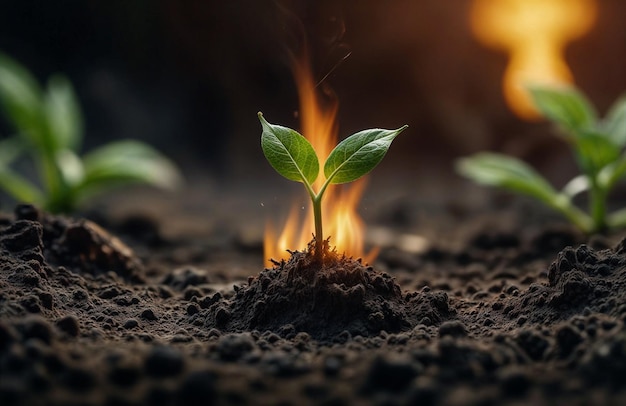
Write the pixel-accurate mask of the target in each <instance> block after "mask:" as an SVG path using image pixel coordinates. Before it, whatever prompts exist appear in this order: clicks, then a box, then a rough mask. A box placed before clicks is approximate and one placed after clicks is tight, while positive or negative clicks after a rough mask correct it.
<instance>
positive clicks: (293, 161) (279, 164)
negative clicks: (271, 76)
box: [259, 112, 408, 262]
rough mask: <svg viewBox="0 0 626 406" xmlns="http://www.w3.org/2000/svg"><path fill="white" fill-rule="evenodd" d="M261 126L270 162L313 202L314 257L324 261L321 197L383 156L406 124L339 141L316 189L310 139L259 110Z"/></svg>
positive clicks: (315, 161) (315, 159) (317, 166)
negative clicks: (299, 187) (331, 187)
mask: <svg viewBox="0 0 626 406" xmlns="http://www.w3.org/2000/svg"><path fill="white" fill-rule="evenodd" d="M259 120H261V125H262V126H263V133H262V134H261V148H262V149H263V154H264V155H265V158H267V160H268V161H269V163H270V165H272V167H273V168H274V169H275V170H276V172H278V173H279V174H281V175H282V176H284V177H285V178H287V179H289V180H293V181H296V182H302V183H303V184H304V187H305V189H306V191H307V192H308V194H309V196H310V198H311V202H312V204H313V217H314V222H315V257H316V258H317V260H318V261H320V262H321V261H323V241H324V234H323V230H322V197H323V196H324V192H325V191H326V188H327V187H328V186H329V185H331V184H340V183H348V182H352V181H354V180H357V179H358V178H360V177H361V176H363V175H365V174H366V173H368V172H369V171H371V170H372V169H374V167H376V165H378V163H379V162H380V161H381V160H382V159H383V157H384V156H385V154H386V153H387V150H388V149H389V146H390V145H391V142H392V141H393V140H394V138H396V136H397V135H398V134H400V133H401V132H402V131H404V129H406V128H407V127H408V126H406V125H405V126H403V127H401V128H398V129H397V130H383V129H378V128H375V129H370V130H363V131H360V132H357V133H355V134H352V135H351V136H349V137H348V138H346V139H345V140H343V141H341V142H340V143H339V144H338V145H337V146H336V147H335V148H334V149H333V150H332V151H331V153H330V154H329V155H328V158H327V159H326V162H325V163H324V178H325V181H324V183H323V184H322V186H321V187H320V189H319V190H317V191H315V190H313V182H315V180H316V179H317V177H318V175H319V169H320V164H319V159H318V157H317V154H316V153H315V150H314V149H313V146H312V145H311V143H309V141H308V140H307V139H306V138H304V137H303V136H302V135H300V134H299V133H298V132H296V131H295V130H292V129H291V128H287V127H282V126H279V125H274V124H270V123H268V122H267V121H266V120H265V118H264V117H263V114H262V113H261V112H259Z"/></svg>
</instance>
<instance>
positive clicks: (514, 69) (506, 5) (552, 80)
mask: <svg viewBox="0 0 626 406" xmlns="http://www.w3.org/2000/svg"><path fill="white" fill-rule="evenodd" d="M595 18H596V4H595V1H594V0H475V1H474V7H473V9H472V14H471V23H472V29H473V31H474V34H475V35H476V36H477V38H478V39H479V40H480V41H482V42H483V43H484V44H485V45H487V46H489V47H492V48H496V49H503V50H505V51H507V52H508V53H509V57H510V59H509V64H508V66H507V70H506V72H505V74H504V79H503V86H504V96H505V99H506V101H507V103H508V104H509V107H510V108H511V109H512V110H513V112H515V113H516V114H517V115H518V116H519V117H521V118H524V119H528V120H533V119H537V118H538V117H539V114H538V113H537V111H536V110H535V108H534V107H533V105H532V103H531V100H530V97H529V95H528V93H527V92H526V90H525V89H524V86H527V85H528V84H555V85H558V84H568V83H572V82H573V76H572V73H571V71H570V69H569V67H568V66H567V63H566V62H565V59H564V56H563V54H564V48H565V46H566V45H567V44H568V43H569V42H570V41H572V40H574V39H576V38H579V37H581V36H582V35H583V34H585V33H586V32H587V31H589V29H590V28H591V27H592V26H593V23H594V22H595Z"/></svg>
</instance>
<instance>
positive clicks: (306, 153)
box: [259, 112, 319, 185]
mask: <svg viewBox="0 0 626 406" xmlns="http://www.w3.org/2000/svg"><path fill="white" fill-rule="evenodd" d="M259 120H260V121H261V125H262V126H263V132H262V133H261V148H262V149H263V154H264V155H265V158H267V160H268V161H269V163H270V165H272V167H273V168H274V169H275V170H276V172H278V173H279V174H281V175H282V176H284V177H285V178H287V179H289V180H293V181H296V182H304V183H306V184H308V185H311V184H312V183H313V182H315V179H317V175H318V174H319V161H318V159H317V154H316V153H315V150H314V149H313V146H312V145H311V143H309V141H308V140H307V139H306V138H304V137H303V136H302V135H300V134H298V133H297V132H296V131H294V130H292V129H291V128H287V127H282V126H279V125H273V124H270V123H268V122H267V120H265V118H264V117H263V114H262V113H261V112H259Z"/></svg>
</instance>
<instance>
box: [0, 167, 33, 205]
mask: <svg viewBox="0 0 626 406" xmlns="http://www.w3.org/2000/svg"><path fill="white" fill-rule="evenodd" d="M0 189H2V190H4V191H5V192H7V193H8V194H9V195H11V196H13V197H14V198H15V199H16V200H17V201H19V202H23V203H35V204H37V203H41V202H42V201H43V200H44V198H43V194H42V193H41V192H40V191H39V189H37V188H36V187H35V185H33V184H32V183H30V182H29V181H28V180H26V178H23V177H22V176H20V175H18V174H17V173H15V172H13V171H12V170H10V169H9V168H2V170H0Z"/></svg>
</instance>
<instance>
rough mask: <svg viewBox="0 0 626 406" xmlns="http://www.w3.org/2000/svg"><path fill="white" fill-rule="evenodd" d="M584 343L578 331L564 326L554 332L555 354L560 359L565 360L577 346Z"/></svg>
mask: <svg viewBox="0 0 626 406" xmlns="http://www.w3.org/2000/svg"><path fill="white" fill-rule="evenodd" d="M583 341H584V338H583V336H582V335H581V334H580V332H579V331H578V329H576V328H574V327H573V326H571V325H568V324H566V325H564V326H561V327H559V328H558V330H557V331H556V342H557V352H558V355H559V357H560V358H567V357H568V356H569V355H570V354H571V353H572V351H573V350H574V348H576V346H578V344H580V343H582V342H583Z"/></svg>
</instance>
